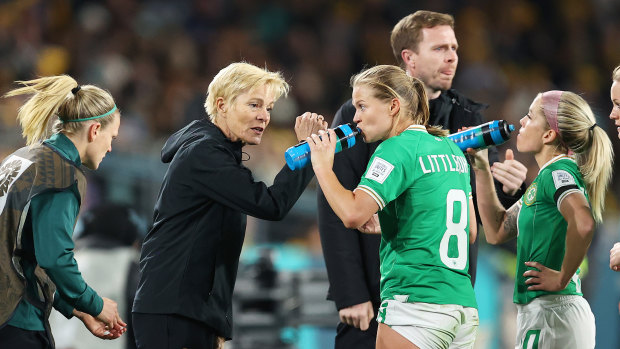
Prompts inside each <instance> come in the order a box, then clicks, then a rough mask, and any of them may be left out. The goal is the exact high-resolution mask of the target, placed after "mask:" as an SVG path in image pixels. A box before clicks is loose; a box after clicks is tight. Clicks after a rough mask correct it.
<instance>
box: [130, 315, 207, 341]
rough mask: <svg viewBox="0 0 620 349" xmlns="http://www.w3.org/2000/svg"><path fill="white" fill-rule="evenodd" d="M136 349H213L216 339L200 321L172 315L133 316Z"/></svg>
mask: <svg viewBox="0 0 620 349" xmlns="http://www.w3.org/2000/svg"><path fill="white" fill-rule="evenodd" d="M132 318H133V330H134V335H135V337H136V347H137V348H138V349H181V348H187V349H215V348H217V335H216V334H215V332H213V330H212V329H211V328H209V327H208V326H207V325H205V324H203V323H202V322H200V321H196V320H193V319H190V318H187V317H184V316H180V315H174V314H145V313H133V316H132Z"/></svg>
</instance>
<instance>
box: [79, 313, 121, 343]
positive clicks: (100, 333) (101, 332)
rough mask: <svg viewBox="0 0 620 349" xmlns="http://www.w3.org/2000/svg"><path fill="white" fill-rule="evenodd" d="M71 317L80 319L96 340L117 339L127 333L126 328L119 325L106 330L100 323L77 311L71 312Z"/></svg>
mask: <svg viewBox="0 0 620 349" xmlns="http://www.w3.org/2000/svg"><path fill="white" fill-rule="evenodd" d="M73 315H75V316H76V317H77V318H78V319H80V320H81V321H82V323H83V324H84V326H85V327H86V328H87V329H88V331H90V333H92V334H93V336H95V337H97V338H101V339H117V338H119V337H120V336H122V335H123V333H125V332H126V331H127V327H123V326H121V325H120V324H117V325H116V327H115V328H112V329H108V327H107V326H106V324H105V323H103V322H102V321H99V320H97V319H95V318H94V317H92V316H90V315H88V314H86V313H83V312H81V311H78V310H73Z"/></svg>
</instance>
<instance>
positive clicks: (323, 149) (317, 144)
mask: <svg viewBox="0 0 620 349" xmlns="http://www.w3.org/2000/svg"><path fill="white" fill-rule="evenodd" d="M306 141H307V142H308V145H309V146H310V160H311V161H312V167H313V168H314V171H315V172H317V171H318V170H320V169H330V170H331V169H332V168H333V166H334V153H335V152H336V143H337V142H338V137H337V136H336V132H334V130H333V129H330V130H327V132H326V131H323V130H320V131H319V133H318V134H313V135H312V136H310V137H308V138H306Z"/></svg>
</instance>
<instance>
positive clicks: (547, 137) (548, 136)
mask: <svg viewBox="0 0 620 349" xmlns="http://www.w3.org/2000/svg"><path fill="white" fill-rule="evenodd" d="M557 137H558V134H557V132H555V131H554V130H551V129H549V130H547V131H545V132H543V135H542V140H543V144H552V143H553V142H554V141H555V140H556V138H557Z"/></svg>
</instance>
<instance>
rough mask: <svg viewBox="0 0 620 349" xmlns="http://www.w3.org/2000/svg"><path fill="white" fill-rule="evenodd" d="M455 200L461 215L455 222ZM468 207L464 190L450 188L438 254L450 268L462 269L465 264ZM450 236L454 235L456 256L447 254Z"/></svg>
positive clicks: (467, 238) (467, 240) (467, 239)
mask: <svg viewBox="0 0 620 349" xmlns="http://www.w3.org/2000/svg"><path fill="white" fill-rule="evenodd" d="M456 202H459V203H460V204H461V216H460V217H459V219H458V221H457V222H454V204H455V203H456ZM468 207H469V206H468V203H467V197H466V196H465V192H464V191H463V190H460V189H450V191H449V192H448V196H447V197H446V232H445V233H444V234H443V238H442V239H441V243H440V244H439V256H440V257H441V262H442V263H443V264H445V265H446V266H447V267H448V268H451V269H459V270H463V269H465V267H466V266H467V243H468V242H469V237H468V235H467V232H466V231H465V229H466V228H467V225H468V224H469V222H468V220H467V208H468ZM452 236H456V244H457V250H458V255H457V256H456V257H449V256H448V250H449V245H450V240H451V239H450V238H451V237H452Z"/></svg>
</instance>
